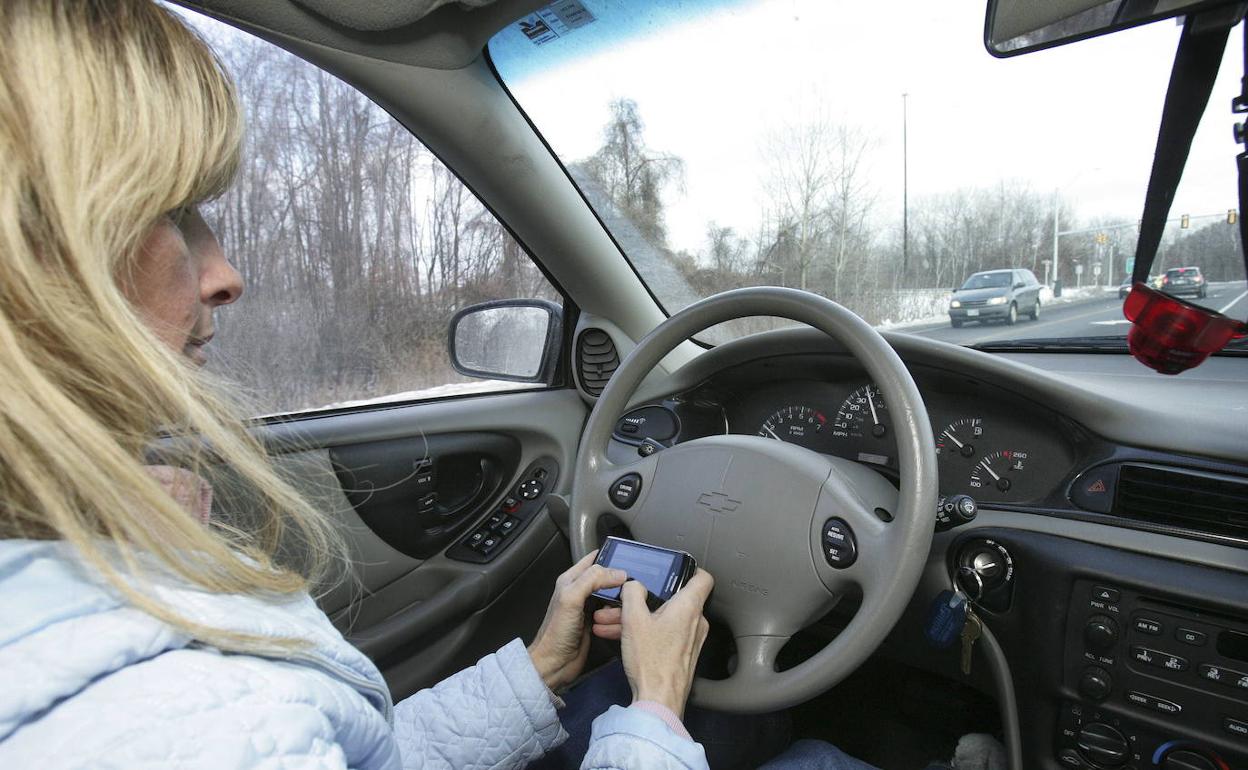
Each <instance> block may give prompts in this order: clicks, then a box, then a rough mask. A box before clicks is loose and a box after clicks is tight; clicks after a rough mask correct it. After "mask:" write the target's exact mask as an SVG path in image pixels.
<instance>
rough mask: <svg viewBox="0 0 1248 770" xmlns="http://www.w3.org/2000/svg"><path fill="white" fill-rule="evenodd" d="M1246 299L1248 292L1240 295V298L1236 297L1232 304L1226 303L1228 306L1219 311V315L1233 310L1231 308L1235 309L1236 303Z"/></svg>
mask: <svg viewBox="0 0 1248 770" xmlns="http://www.w3.org/2000/svg"><path fill="white" fill-rule="evenodd" d="M1244 297H1248V291H1245V292H1244V293H1243V294H1240V295H1239V296H1238V297H1236V298H1235V299H1233V300H1231V301H1230V302H1228V303H1226V305H1225V306H1223V308H1222V309H1221V310H1219V311H1218V312H1219V313H1225V312H1226V311H1228V310H1230V309H1231V307H1233V306H1234V305H1235V303H1236V302H1239V301H1240V300H1241V299H1243V298H1244Z"/></svg>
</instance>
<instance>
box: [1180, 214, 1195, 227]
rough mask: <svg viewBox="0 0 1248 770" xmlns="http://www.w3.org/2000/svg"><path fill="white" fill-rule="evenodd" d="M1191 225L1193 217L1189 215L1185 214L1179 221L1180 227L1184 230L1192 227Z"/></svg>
mask: <svg viewBox="0 0 1248 770" xmlns="http://www.w3.org/2000/svg"><path fill="white" fill-rule="evenodd" d="M1191 224H1192V218H1191V216H1189V215H1187V214H1184V215H1183V217H1182V218H1181V219H1180V220H1179V227H1181V228H1183V229H1184V230H1186V229H1187V228H1188V227H1190V226H1191Z"/></svg>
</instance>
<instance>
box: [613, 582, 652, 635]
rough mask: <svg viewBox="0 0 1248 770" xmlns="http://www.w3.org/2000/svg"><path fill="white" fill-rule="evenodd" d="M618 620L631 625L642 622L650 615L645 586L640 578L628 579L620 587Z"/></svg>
mask: <svg viewBox="0 0 1248 770" xmlns="http://www.w3.org/2000/svg"><path fill="white" fill-rule="evenodd" d="M620 604H621V605H622V607H621V613H620V621H621V622H623V623H627V624H629V625H632V624H634V623H638V622H643V619H644V618H646V617H648V616H649V615H650V608H649V607H647V606H646V587H645V586H643V585H642V584H641V581H640V580H630V581H628V582H627V583H625V584H624V587H623V588H621V589H620Z"/></svg>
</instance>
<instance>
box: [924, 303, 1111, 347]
mask: <svg viewBox="0 0 1248 770" xmlns="http://www.w3.org/2000/svg"><path fill="white" fill-rule="evenodd" d="M1107 299H1109V300H1110V301H1109V302H1108V303H1106V304H1105V305H1102V306H1101V307H1099V308H1097V309H1095V310H1090V311H1088V312H1086V313H1079V314H1078V315H1073V316H1070V315H1064V316H1062V317H1061V318H1052V317H1050V318H1048V319H1046V320H1043V321H1041V322H1040V323H1039V324H1035V325H1029V326H1028V327H1027V328H1029V329H1037V328H1040V327H1044V326H1051V325H1061V324H1066V323H1070V322H1071V321H1078V320H1079V319H1081V318H1088V317H1090V316H1095V315H1100V314H1102V313H1104V312H1105V311H1106V310H1113V309H1114V307H1115V304H1114V303H1115V302H1116V300H1113V299H1112V298H1107ZM1117 307H1118V308H1119V310H1120V311H1121V308H1122V305H1121V304H1117ZM1015 328H1017V327H1015ZM1008 339H1009V338H1008V337H1002V336H1001V335H1000V334H999V333H998V334H989V335H987V336H984V337H979V338H977V339H972V340H968V341H957V342H956V344H958V345H978V344H979V343H981V342H988V341H990V340H1008ZM946 341H947V342H954V341H953V340H946Z"/></svg>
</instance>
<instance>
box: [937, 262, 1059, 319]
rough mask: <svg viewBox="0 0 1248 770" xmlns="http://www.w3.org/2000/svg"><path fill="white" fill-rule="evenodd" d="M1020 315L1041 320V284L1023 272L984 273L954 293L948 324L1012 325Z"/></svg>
mask: <svg viewBox="0 0 1248 770" xmlns="http://www.w3.org/2000/svg"><path fill="white" fill-rule="evenodd" d="M1020 313H1026V314H1027V315H1028V316H1030V317H1031V319H1032V320H1033V321H1034V320H1036V319H1037V318H1039V317H1040V282H1039V281H1037V280H1036V276H1035V275H1034V274H1033V273H1032V272H1031V271H1030V270H1024V269H1021V268H1014V269H1006V270H985V271H984V272H982V273H975V274H973V275H972V276H971V277H970V278H967V279H966V283H964V284H962V286H961V287H959V288H957V289H954V292H953V298H952V299H951V300H950V301H949V322H950V323H952V324H953V328H955V329H956V328H958V327H959V326H961V325H962V324H964V323H966V322H967V321H1005V322H1006V323H1007V324H1013V323H1016V322H1017V321H1018V316H1019V314H1020Z"/></svg>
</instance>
